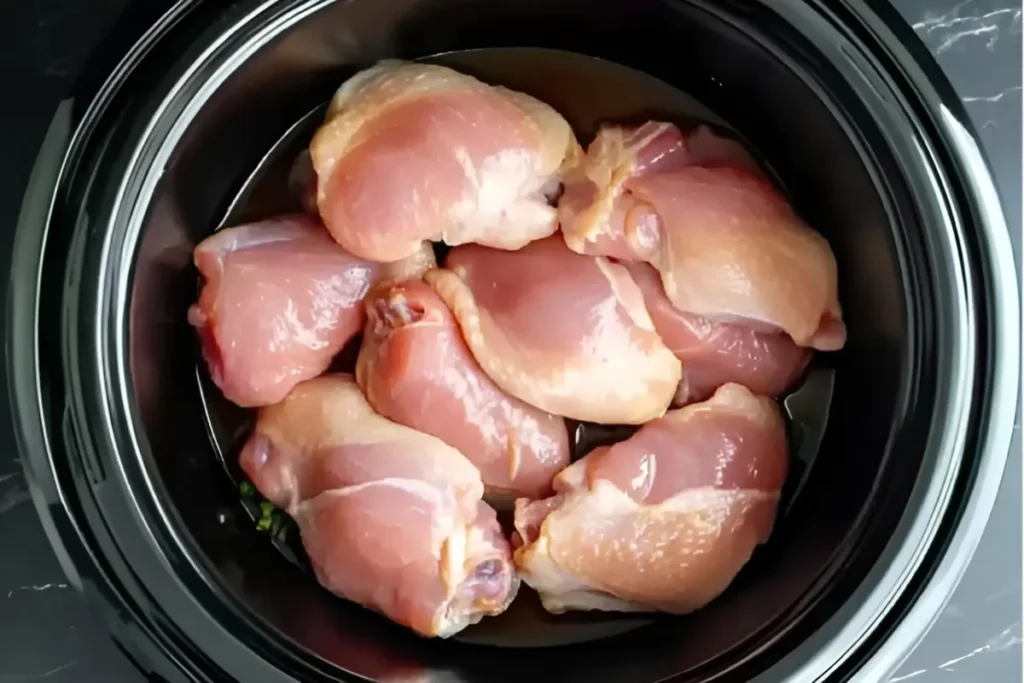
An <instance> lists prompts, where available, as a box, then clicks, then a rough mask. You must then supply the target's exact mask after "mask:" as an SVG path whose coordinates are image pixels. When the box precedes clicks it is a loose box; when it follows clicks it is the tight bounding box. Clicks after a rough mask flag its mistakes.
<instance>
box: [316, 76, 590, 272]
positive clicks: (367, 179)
mask: <svg viewBox="0 0 1024 683" xmlns="http://www.w3.org/2000/svg"><path fill="white" fill-rule="evenodd" d="M309 150H310V155H311V158H312V162H313V168H314V169H315V171H316V175H317V182H316V188H317V190H316V191H317V204H318V206H319V210H320V215H321V216H322V217H323V219H324V223H325V224H326V225H327V228H328V230H330V232H331V234H332V235H333V236H334V238H335V239H336V240H338V242H339V243H340V244H341V245H342V246H344V247H345V248H346V249H348V250H349V251H351V252H352V253H353V254H356V255H359V256H362V257H364V258H367V259H372V260H375V261H381V262H389V261H396V260H398V259H401V258H404V257H406V256H408V255H409V254H410V253H411V251H412V250H413V249H414V248H415V246H416V245H417V244H418V243H419V242H420V241H421V240H425V239H426V240H435V241H436V240H444V241H445V242H446V243H448V244H451V245H456V244H463V243H468V242H475V243H479V244H485V245H488V246H492V247H497V248H502V249H518V248H520V247H522V246H523V245H525V244H527V243H529V242H530V241H532V240H535V239H539V238H543V237H547V236H548V235H551V234H552V233H554V232H555V230H556V229H557V227H558V220H557V213H556V211H555V209H554V208H553V207H552V206H551V202H550V199H551V198H552V197H553V196H554V194H555V193H556V192H557V190H558V189H559V187H560V180H561V175H560V174H561V171H562V168H563V166H564V165H566V164H567V163H572V162H573V160H575V158H576V157H577V156H578V155H579V153H580V151H579V145H578V144H577V143H576V140H575V137H574V136H573V133H572V130H571V128H570V127H569V124H568V123H567V122H566V121H565V119H564V118H562V116H561V115H560V114H559V113H558V112H556V111H555V110H554V109H552V108H551V107H549V106H548V105H546V104H544V103H543V102H540V101H539V100H536V99H534V98H532V97H530V96H528V95H525V94H523V93H519V92H514V91H511V90H508V89H506V88H501V87H494V86H490V85H487V84H485V83H482V82H480V81H478V80H477V79H475V78H473V77H471V76H467V75H465V74H461V73H459V72H457V71H454V70H452V69H449V68H447V67H443V66H437V65H430V64H417V63H406V62H400V61H394V60H387V61H384V62H381V63H379V64H377V65H376V66H374V67H371V68H369V69H366V70H365V71H362V72H360V73H358V74H356V75H355V76H353V77H352V78H350V79H349V80H348V81H346V82H345V83H344V85H342V87H341V88H340V89H339V90H338V92H337V94H336V95H335V96H334V99H333V100H332V102H331V105H330V107H329V109H328V112H327V116H326V119H325V121H324V123H323V125H322V126H321V127H320V129H319V130H318V131H317V133H316V135H315V136H314V138H313V141H312V143H311V144H310V148H309Z"/></svg>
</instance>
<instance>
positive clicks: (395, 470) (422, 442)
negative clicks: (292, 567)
mask: <svg viewBox="0 0 1024 683" xmlns="http://www.w3.org/2000/svg"><path fill="white" fill-rule="evenodd" d="M240 460H241V466H242V469H243V470H244V471H245V472H246V474H247V475H248V476H249V478H250V479H251V480H252V482H253V484H254V485H255V486H256V488H257V489H258V490H259V491H260V493H262V494H263V496H264V497H266V498H267V500H269V501H270V502H272V503H274V504H275V505H277V506H278V507H280V508H282V509H284V510H285V511H287V512H288V514H290V515H291V516H292V517H293V518H294V519H295V520H296V522H297V523H298V527H299V530H300V533H301V535H302V543H303V545H304V546H305V548H306V551H307V552H308V554H309V557H310V560H311V561H312V564H313V567H314V569H315V570H316V574H317V577H318V578H319V580H320V583H321V584H323V586H324V587H326V588H327V589H328V590H330V591H331V592H333V593H335V594H337V595H339V596H341V597H343V598H347V599H349V600H352V601H354V602H356V603H359V604H361V605H363V606H365V607H369V608H372V609H375V610H377V611H379V612H381V613H383V614H384V615H385V616H387V617H388V618H390V619H391V620H393V621H395V622H398V623H399V624H403V625H406V626H408V627H410V628H412V629H413V630H415V631H416V632H418V633H420V634H422V635H425V636H441V637H447V636H450V635H452V634H454V633H456V632H458V631H460V630H461V629H463V628H465V627H466V626H468V625H469V624H472V623H475V622H477V621H479V620H480V619H481V618H483V617H484V616H487V615H494V614H498V613H500V612H502V611H504V610H505V608H506V607H508V605H509V604H510V603H511V601H512V599H513V598H514V597H515V593H516V590H517V588H518V585H519V583H518V579H517V578H516V575H515V572H514V569H513V567H512V564H511V558H510V549H509V545H508V542H507V541H506V540H505V538H504V537H503V536H502V534H501V528H500V526H499V525H498V521H497V517H496V515H495V512H494V510H493V509H492V508H490V507H489V506H488V505H486V504H485V503H483V502H482V501H481V496H482V494H483V490H484V489H483V483H482V482H481V481H480V474H479V472H478V471H477V469H476V468H475V467H474V466H473V464H472V463H471V462H469V461H468V460H467V459H466V458H465V457H464V456H463V455H462V454H461V453H459V452H458V451H457V450H455V449H454V448H452V447H450V446H448V445H446V444H445V443H444V442H442V441H440V440H439V439H437V438H435V437H433V436H429V435H427V434H424V433H422V432H418V431H416V430H413V429H409V428H407V427H403V426H401V425H398V424H396V423H394V422H391V421H390V420H388V419H386V418H384V417H381V416H380V415H378V414H377V413H376V412H375V411H374V410H373V408H371V407H370V405H369V404H368V403H367V402H366V399H365V398H364V397H363V394H362V392H361V391H360V390H359V387H358V386H357V385H356V382H355V379H354V378H353V377H352V376H351V375H346V374H329V375H323V376H321V377H318V378H316V379H312V380H308V381H306V382H303V383H301V384H299V385H297V386H296V387H295V388H294V389H293V390H292V391H291V392H290V393H289V394H288V396H287V397H286V398H285V399H284V400H283V401H282V402H281V403H278V404H276V405H273V406H268V407H265V408H263V409H262V410H261V411H260V413H259V418H258V420H257V423H256V427H255V429H254V431H253V433H252V435H251V437H250V438H249V441H248V442H247V444H246V445H245V447H244V448H243V450H242V454H241V457H240Z"/></svg>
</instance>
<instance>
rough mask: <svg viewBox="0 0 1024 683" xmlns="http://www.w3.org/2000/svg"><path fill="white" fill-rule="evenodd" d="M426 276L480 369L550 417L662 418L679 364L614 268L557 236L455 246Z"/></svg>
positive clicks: (627, 420) (632, 421) (637, 296)
mask: <svg viewBox="0 0 1024 683" xmlns="http://www.w3.org/2000/svg"><path fill="white" fill-rule="evenodd" d="M445 266H446V268H444V269H436V270H432V271H429V272H428V273H427V274H426V276H425V278H426V280H427V282H428V283H430V284H431V285H432V286H433V287H434V289H435V291H436V292H437V293H438V294H439V295H440V296H441V298H442V299H444V300H445V302H446V303H447V304H448V306H449V308H450V309H451V310H452V312H453V313H454V315H455V318H456V319H457V320H458V322H459V326H460V327H461V329H462V333H463V336H464V338H465V340H466V343H467V345H468V346H469V348H470V350H471V351H472V352H473V356H474V357H475V358H476V360H477V362H478V363H479V364H480V367H482V368H483V370H484V372H486V373H487V375H488V376H489V377H490V378H491V379H492V380H494V383H495V384H497V385H498V386H499V387H501V388H502V389H503V390H504V391H506V392H507V393H509V394H511V395H512V396H515V397H517V398H519V399H521V400H523V401H525V402H526V403H529V404H531V405H533V406H536V407H538V408H540V409H542V410H544V411H546V412H549V413H552V414H554V415H562V416H564V417H570V418H573V419H576V420H583V421H588V422H599V423H606V424H643V423H644V422H646V421H648V420H651V419H654V418H657V417H660V416H661V415H662V414H664V412H665V410H666V409H667V408H668V406H669V404H670V403H671V401H672V397H673V395H674V394H675V391H676V387H677V385H678V384H679V379H680V373H681V369H680V364H679V361H678V360H677V359H676V357H675V356H674V355H672V352H671V351H670V350H669V349H668V348H667V347H666V346H665V344H664V343H663V342H662V340H661V338H660V337H659V336H658V334H657V333H656V332H655V331H654V326H653V325H652V323H651V318H650V316H649V315H648V313H647V309H646V308H645V306H644V301H643V295H642V294H641V292H640V290H639V289H638V288H637V286H636V283H634V282H633V279H632V278H631V277H630V275H629V273H628V272H627V271H626V269H625V268H624V267H622V266H621V265H617V264H614V263H611V262H610V261H608V260H607V259H605V258H601V257H591V256H581V255H579V254H576V253H573V252H572V251H570V250H569V249H568V248H567V247H566V246H565V243H564V242H563V241H562V239H561V238H560V237H558V236H553V237H549V238H547V239H543V240H539V241H536V242H533V243H531V244H529V245H527V246H526V247H524V248H523V249H520V250H518V251H503V250H498V249H488V248H487V247H483V246H479V245H475V244H469V245H463V246H461V247H456V248H455V249H453V250H452V251H451V252H450V253H449V254H448V257H447V259H446V261H445Z"/></svg>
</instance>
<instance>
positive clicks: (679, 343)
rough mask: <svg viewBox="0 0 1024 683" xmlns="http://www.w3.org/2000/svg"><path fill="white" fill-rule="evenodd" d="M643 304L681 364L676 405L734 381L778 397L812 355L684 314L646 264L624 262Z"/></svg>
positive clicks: (785, 340)
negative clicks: (681, 375)
mask: <svg viewBox="0 0 1024 683" xmlns="http://www.w3.org/2000/svg"><path fill="white" fill-rule="evenodd" d="M624 265H626V268H628V269H629V273H630V275H632V276H633V280H634V281H635V282H636V284H637V286H639V287H640V291H641V292H643V295H644V301H645V302H646V303H647V312H648V313H650V314H651V321H652V322H653V323H654V329H655V330H657V332H658V334H659V335H660V336H661V339H662V341H664V342H665V344H666V346H668V348H670V349H672V352H673V353H674V354H676V357H677V358H678V359H679V360H680V361H682V363H683V379H682V381H681V382H679V390H678V391H677V392H676V399H675V401H674V405H676V406H684V405H687V404H688V403H693V402H695V401H704V400H707V399H708V398H711V395H712V394H713V393H715V389H717V388H718V387H720V386H722V385H723V384H727V383H729V382H735V383H737V384H742V385H743V386H745V387H747V388H748V389H750V390H751V391H753V392H754V393H757V394H762V395H764V396H771V397H777V396H779V395H780V394H781V393H783V392H784V391H786V390H787V389H789V388H790V387H791V386H792V385H793V384H794V383H795V382H796V381H797V379H799V378H800V375H801V374H802V373H803V371H804V369H805V368H806V367H807V363H808V362H810V360H811V355H812V351H811V350H810V349H807V348H804V347H802V346H797V345H796V343H795V342H794V341H793V340H792V338H790V337H789V336H788V335H785V334H782V333H778V332H776V333H772V332H758V331H757V330H753V329H750V328H749V327H743V326H742V325H735V324H731V323H717V322H713V321H711V320H708V319H707V318H702V317H700V316H699V315H693V314H690V313H682V312H681V311H679V310H678V309H676V308H675V307H674V306H673V305H672V302H670V301H669V300H668V297H667V296H665V290H664V288H663V287H662V285H661V279H660V278H659V277H658V272H657V271H656V270H654V268H652V267H651V266H649V265H647V264H646V263H627V264H624Z"/></svg>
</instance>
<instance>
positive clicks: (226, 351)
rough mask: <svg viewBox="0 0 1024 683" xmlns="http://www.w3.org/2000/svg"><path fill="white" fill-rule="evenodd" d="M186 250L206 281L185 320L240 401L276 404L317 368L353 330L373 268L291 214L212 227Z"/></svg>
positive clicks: (230, 394)
mask: <svg viewBox="0 0 1024 683" xmlns="http://www.w3.org/2000/svg"><path fill="white" fill-rule="evenodd" d="M193 256H194V260H195V264H196V267H197V268H198V269H199V272H200V273H201V274H202V275H203V278H204V279H205V284H204V285H203V288H202V292H201V293H200V295H199V301H198V302H197V303H196V304H194V305H193V306H192V307H191V308H190V309H189V312H188V319H189V322H190V323H191V324H192V325H194V326H195V327H196V328H197V329H198V331H199V335H200V338H201V339H202V346H203V356H204V358H205V359H206V363H207V366H208V367H209V370H210V375H211V377H212V378H213V381H214V382H215V383H216V384H217V386H218V387H220V389H221V391H222V392H223V393H224V396H225V397H227V398H228V399H229V400H230V401H232V402H234V403H236V404H238V405H240V406H243V407H255V406H263V405H270V404H272V403H277V402H278V401H280V400H281V399H283V398H284V397H285V394H287V393H288V391H289V390H290V389H291V388H292V387H293V386H295V385H296V384H297V383H298V382H301V381H302V380H305V379H310V378H311V377H316V376H317V375H319V374H320V373H322V372H324V371H325V370H326V369H327V367H328V366H329V365H330V363H331V359H332V358H333V357H334V356H335V354H337V353H338V352H339V351H340V350H341V349H342V347H343V346H345V344H346V343H347V342H348V341H349V340H350V339H352V337H354V336H355V335H356V334H358V333H359V332H360V331H361V330H362V327H363V324H364V322H365V320H366V314H365V311H364V309H363V306H362V299H363V296H364V295H365V294H366V292H367V290H368V289H369V287H370V285H371V284H372V283H373V281H374V278H376V277H377V272H378V266H377V265H376V264H373V263H369V262H367V261H363V260H362V259H358V258H356V257H354V256H352V255H351V254H349V253H348V252H346V251H345V250H344V249H342V248H341V247H339V246H338V245H337V244H336V243H335V242H334V241H333V240H332V239H331V237H330V235H328V234H327V232H326V231H325V230H324V228H323V226H322V225H321V224H320V223H319V221H317V220H316V219H314V218H310V217H308V216H300V215H296V216H285V217H281V218H275V219H271V220H266V221H261V222H259V223H252V224H248V225H241V226H238V227H235V228H229V229H227V230H221V231H219V232H217V233H216V234H214V235H212V236H211V237H208V238H207V239H205V240H203V242H202V243H200V244H199V246H197V247H196V249H195V252H194V255H193Z"/></svg>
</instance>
